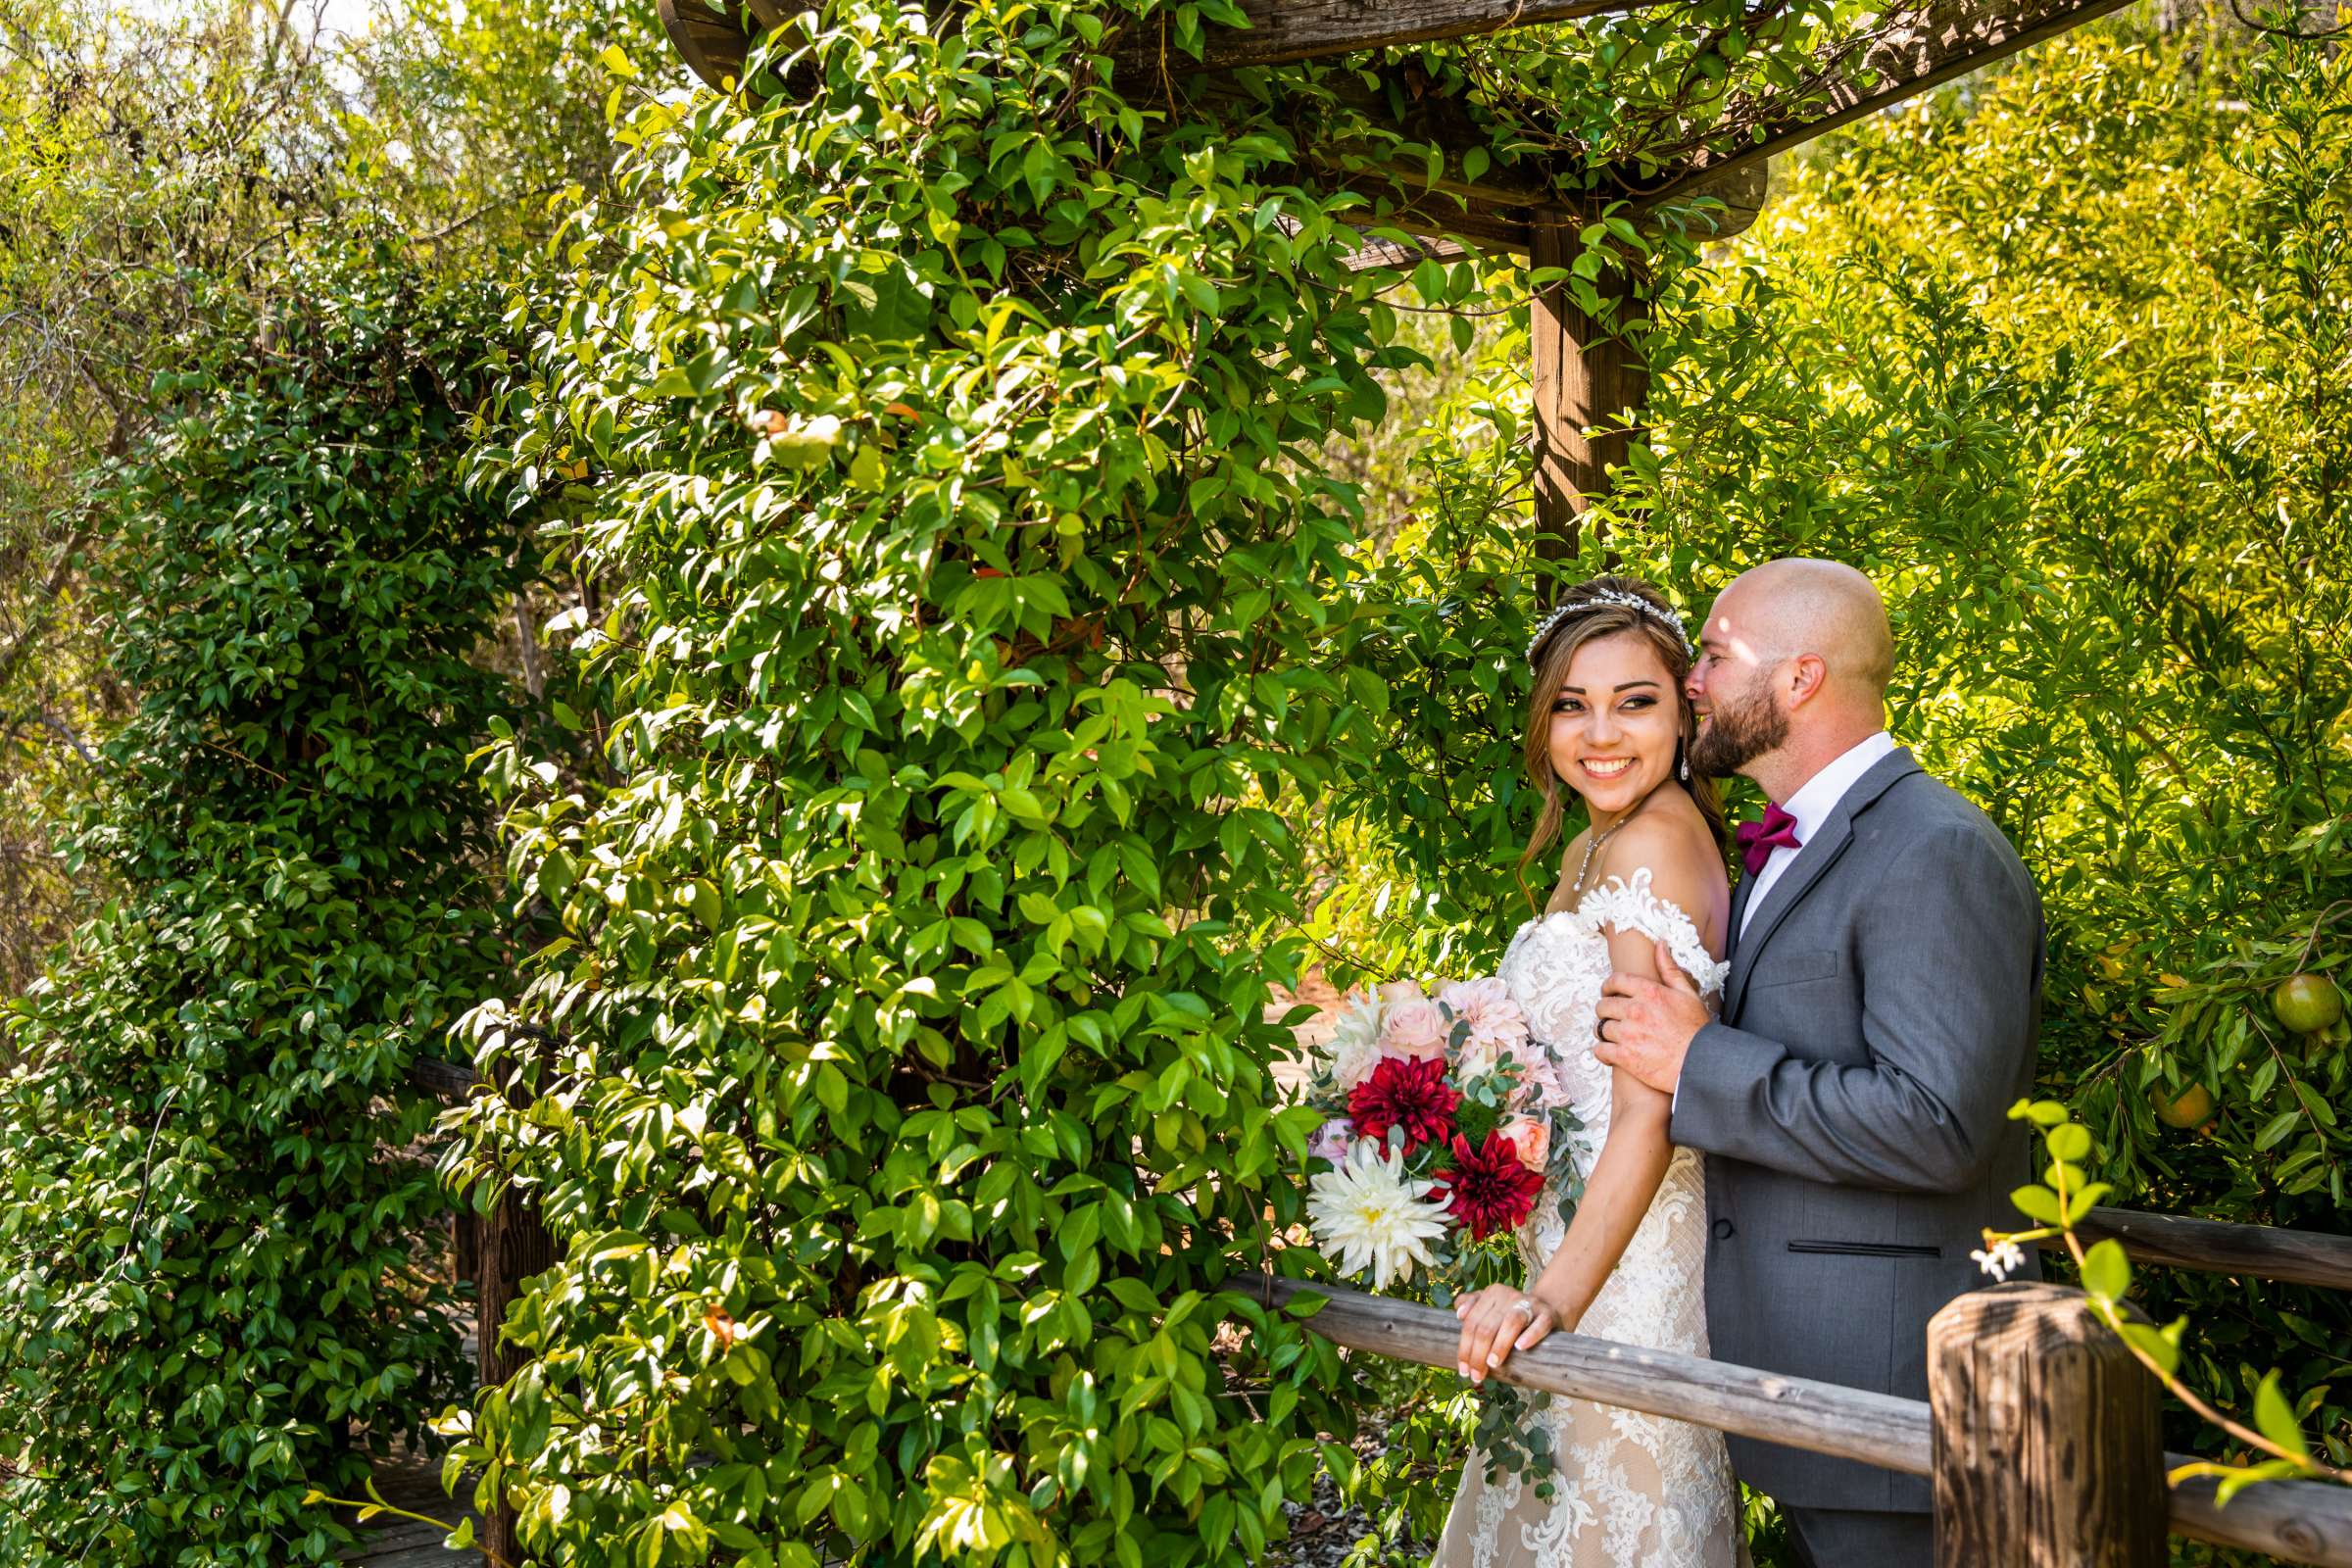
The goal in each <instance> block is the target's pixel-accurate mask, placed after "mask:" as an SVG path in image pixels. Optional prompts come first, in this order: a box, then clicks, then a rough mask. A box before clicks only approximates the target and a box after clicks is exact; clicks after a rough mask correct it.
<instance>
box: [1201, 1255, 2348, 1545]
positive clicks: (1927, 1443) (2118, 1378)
mask: <svg viewBox="0 0 2352 1568" xmlns="http://www.w3.org/2000/svg"><path fill="white" fill-rule="evenodd" d="M2082 1233H2083V1234H2084V1236H2086V1237H2088V1238H2091V1239H2097V1238H2100V1237H2113V1238H2115V1239H2116V1240H2117V1241H2120V1242H2121V1243H2123V1245H2124V1250H2125V1251H2126V1252H2128V1253H2129V1254H2131V1257H2132V1258H2134V1259H2135V1260H2136V1261H2138V1262H2141V1263H2149V1264H2163V1265H2169V1266H2172V1267H2175V1268H2189V1269H2199V1270H2204V1271H2208V1272H2213V1273H2222V1274H2235V1275H2242V1276H2246V1277H2250V1278H2257V1279H2277V1280H2289V1281H2293V1282H2295V1283H2298V1284H2304V1285H2320V1286H2328V1287H2332V1288H2334V1289H2337V1290H2352V1237H2345V1236H2327V1235H2322V1234H2320V1233H2318V1232H2313V1231H2286V1230H2276V1229H2272V1228H2270V1227H2267V1226H2260V1225H2229V1224H2223V1223H2221V1222H2219V1221H2214V1220H2200V1219H2183V1218H2180V1217H2177V1216H2174V1215H2169V1214H2143V1213H2137V1212H2134V1211H2132V1210H2131V1209H2115V1208H2102V1209H2098V1210H2095V1211H2094V1213H2093V1215H2092V1217H2091V1219H2090V1220H2089V1222H2088V1223H2086V1224H2084V1225H2083V1226H2082ZM1233 1285H1234V1287H1235V1288H1236V1289H1239V1290H1241V1291H1243V1292H1245V1293H1247V1294H1249V1295H1251V1296H1254V1297H1256V1298H1257V1299H1259V1300H1261V1301H1263V1302H1265V1303H1266V1304H1268V1305H1275V1306H1279V1305H1283V1304H1286V1303H1288V1302H1290V1301H1292V1300H1295V1299H1299V1297H1302V1296H1305V1297H1315V1298H1320V1299H1323V1303H1324V1304H1323V1305H1322V1307H1321V1308H1320V1309H1319V1310H1318V1311H1317V1312H1316V1313H1315V1314H1314V1315H1313V1316H1312V1317H1309V1318H1308V1319H1306V1323H1305V1326H1306V1327H1307V1329H1308V1330H1310V1331H1311V1332H1313V1333H1316V1334H1319V1335H1321V1336H1322V1337H1324V1338H1325V1339H1327V1340H1330V1341H1331V1342H1332V1343H1333V1344H1335V1345H1341V1346H1346V1347H1348V1348H1350V1349H1356V1350H1364V1351H1368V1352H1371V1353H1373V1354H1378V1355H1387V1356H1393V1357H1395V1358H1397V1359H1398V1360H1404V1361H1417V1362H1420V1363H1421V1364H1423V1365H1425V1366H1437V1367H1450V1366H1453V1365H1454V1364H1455V1362H1456V1359H1457V1356H1458V1353H1459V1345H1460V1338H1461V1325H1460V1324H1459V1323H1457V1322H1456V1321H1455V1319H1454V1316H1453V1314H1452V1313H1450V1312H1446V1311H1441V1310H1439V1309H1437V1308H1435V1307H1428V1306H1421V1305H1418V1304H1416V1303H1414V1302H1410V1301H1399V1300H1393V1299H1389V1298H1386V1297H1379V1296H1370V1295H1367V1294H1365V1293H1364V1292H1361V1291H1354V1290H1348V1289H1344V1288H1338V1287H1332V1286H1322V1285H1307V1284H1302V1283H1300V1282H1299V1281H1297V1280H1288V1279H1269V1278H1266V1277H1263V1276H1259V1275H1242V1276H1239V1277H1237V1278H1236V1279H1235V1280H1234V1281H1233ZM1928 1360H1929V1366H1928V1381H1929V1388H1930V1394H1931V1398H1929V1399H1903V1398H1896V1397H1892V1396H1890V1395H1885V1394H1874V1393H1870V1392H1868V1391H1865V1390H1862V1389H1849V1388H1843V1387H1841V1386H1839V1385H1838V1384H1834V1383H1817V1382H1814V1381H1811V1380H1809V1379H1806V1378H1795V1377H1784V1376H1782V1375H1780V1374H1778V1373H1772V1372H1761V1371H1758V1370H1756V1369H1754V1368H1752V1367H1743V1366H1734V1365H1731V1364H1730V1363H1728V1362H1724V1361H1710V1360H1706V1359H1704V1358H1702V1357H1699V1356H1694V1355H1680V1354H1676V1353H1673V1352H1671V1351H1665V1350H1648V1349H1642V1348H1637V1347H1634V1346H1629V1345H1616V1344H1612V1343H1610V1342H1608V1341H1606V1340H1596V1339H1591V1338H1588V1337H1586V1336H1584V1335H1580V1334H1554V1335H1552V1336H1551V1337H1549V1338H1548V1339H1546V1340H1544V1343H1543V1344H1541V1345H1539V1346H1537V1347H1536V1348H1533V1349H1531V1350H1521V1351H1518V1352H1515V1353H1514V1354H1513V1355H1512V1357H1511V1359H1510V1360H1509V1362H1507V1363H1506V1365H1505V1367H1504V1369H1503V1372H1502V1374H1500V1375H1502V1376H1504V1377H1507V1379H1508V1380H1509V1381H1510V1382H1513V1383H1516V1384H1520V1385H1522V1386H1524V1387H1527V1388H1531V1389H1538V1390H1542V1391H1544V1392H1545V1393H1549V1394H1556V1395H1564V1396H1566V1397H1571V1398H1579V1399H1588V1400H1591V1401H1593V1402H1594V1403H1597V1404H1608V1405H1617V1406H1622V1407H1623V1408H1626V1409H1629V1410H1641V1411H1644V1412H1646V1413H1648V1414H1650V1415H1660V1416H1668V1417H1671V1418H1673V1419H1675V1420H1678V1421H1690V1422H1693V1423H1695V1424H1697V1425H1699V1426H1707V1427H1714V1428H1716V1429H1717V1430H1719V1431H1722V1432H1728V1433H1732V1434H1734V1435H1736V1436H1740V1437H1746V1438H1754V1439H1758V1440H1760V1441H1762V1442H1766V1443H1777V1444H1780V1445H1783V1446H1787V1447H1792V1448H1803V1449H1806V1450H1807V1451H1809V1452H1813V1453H1821V1454H1828V1455H1830V1456H1832V1457H1835V1458H1839V1459H1853V1460H1858V1461H1860V1462H1861V1463H1864V1464H1871V1465H1877V1466H1880V1467H1881V1468H1883V1469H1887V1470H1895V1471H1900V1472H1902V1473H1903V1474H1905V1475H1914V1476H1924V1477H1926V1478H1927V1479H1928V1480H1929V1481H1931V1482H1932V1483H1934V1489H1935V1496H1936V1562H1937V1564H1938V1568H1960V1565H1963V1564H1968V1565H1975V1564H1986V1565H1997V1568H2009V1565H2012V1564H2030V1565H2033V1568H2091V1565H2093V1564H2098V1565H2101V1568H2139V1565H2142V1564H2145V1565H2148V1568H2154V1565H2157V1564H2161V1563H2163V1562H2164V1561H2165V1560H2166V1559H2165V1551H2164V1536H2165V1533H2166V1532H2167V1531H2168V1530H2169V1531H2170V1532H2171V1533H2172V1534H2174V1535H2180V1536H2187V1537H2190V1538H2192V1539H2194V1540H2197V1541H2206V1542H2212V1543H2215V1544H2220V1545H2225V1546H2237V1547H2242V1548H2246V1549H2250V1550H2254V1551H2259V1552H2264V1553H2267V1554H2269V1555H2271V1556H2274V1557H2281V1558H2285V1559H2287V1560H2289V1561H2293V1562H2308V1563H2318V1564H2323V1565H2327V1568H2352V1488H2345V1487H2339V1486H2335V1485H2332V1484H2329V1483H2326V1482H2310V1481H2273V1482H2266V1483H2263V1484H2261V1485H2258V1486H2254V1487H2250V1488H2248V1489H2246V1490H2245V1491H2243V1492H2240V1493H2238V1494H2237V1495H2235V1496H2234V1497H2232V1498H2231V1499H2230V1501H2229V1505H2228V1506H2227V1507H2224V1506H2222V1505H2221V1504H2220V1503H2219V1502H2218V1501H2217V1500H2216V1497H2217V1494H2218V1491H2219V1488H2218V1485H2217V1483H2216V1482H2214V1481H2213V1480H2212V1479H2210V1478H2198V1479H2193V1480H2188V1481H2183V1482H2182V1483H2181V1484H2180V1485H2179V1486H2173V1487H2169V1488H2168V1487H2167V1486H2166V1485H2165V1481H2164V1476H2165V1473H2166V1471H2168V1470H2169V1469H2171V1468H2173V1467H2175V1466H2178V1465H2181V1464H2185V1463H2187V1462H2188V1460H2187V1458H2186V1457H2185V1456H2183V1455H2180V1454H2174V1453H2166V1452H2164V1451H2163V1447H2162V1445H2161V1442H2160V1440H2159V1437H2158V1420H2157V1416H2158V1409H2157V1395H2158V1391H2157V1385H2156V1383H2155V1381H2154V1380H2153V1379H2152V1378H2150V1377H2149V1376H2148V1375H2147V1374H2146V1372H2145V1371H2144V1370H2142V1369H2141V1368H2140V1366H2139V1365H2138V1364H2137V1363H2136V1362H2135V1361H2133V1360H2131V1355H2130V1352H2129V1351H2127V1350H2126V1349H2125V1348H2124V1345H2123V1343H2122V1342H2121V1341H2120V1340H2118V1339H2116V1337H2115V1336H2114V1335H2113V1334H2111V1333H2110V1332H2108V1330H2107V1329H2106V1327H2105V1326H2104V1325H2103V1324H2102V1323H2100V1322H2099V1321H2098V1320H2097V1319H2096V1318H2095V1317H2094V1316H2092V1314H2091V1313H2090V1311H2089V1309H2088V1306H2087V1303H2086V1299H2085V1298H2084V1297H2083V1295H2082V1292H2080V1291H2077V1290H2073V1289H2070V1288H2067V1287H2064V1286H2058V1285H2044V1284H2038V1283H2035V1284H2028V1283H2023V1282H2020V1283H2018V1284H2013V1285H2002V1286H1994V1287H1992V1288H1990V1289H1987V1290H1983V1291H1974V1292H1970V1293H1969V1294H1967V1295H1965V1296H1962V1297H1960V1298H1958V1299H1955V1300H1953V1301H1952V1302H1951V1303H1949V1304H1948V1305H1946V1306H1945V1307H1944V1308H1943V1310H1942V1311H1941V1312H1939V1313H1937V1314H1936V1318H1935V1320H1934V1321H1933V1322H1932V1323H1931V1324H1930V1326H1929V1333H1928Z"/></svg>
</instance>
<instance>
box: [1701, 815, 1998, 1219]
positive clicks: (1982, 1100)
mask: <svg viewBox="0 0 2352 1568" xmlns="http://www.w3.org/2000/svg"><path fill="white" fill-rule="evenodd" d="M1854 929H1855V937H1854V942H1855V949H1854V951H1855V952H1856V953H1857V955H1858V958H1857V962H1858V965H1859V968H1860V970H1861V972H1860V974H1859V976H1858V977H1857V978H1858V981H1859V983H1860V985H1861V988H1862V1036H1863V1043H1864V1046H1865V1048H1866V1049H1867V1051H1868V1059H1867V1060H1865V1061H1863V1062H1859V1063H1848V1062H1838V1061H1825V1060H1812V1059H1808V1058H1807V1057H1806V1056H1804V1055H1800V1054H1796V1053H1794V1052H1792V1051H1791V1050H1790V1049H1789V1045H1788V1044H1786V1043H1784V1042H1782V1041H1777V1040H1771V1039H1767V1038H1765V1037H1764V1036H1762V1035H1759V1034H1752V1033H1749V1032H1748V1031H1746V1030H1742V1029H1734V1028H1731V1027H1729V1026H1727V1025H1724V1024H1721V1023H1710V1024H1708V1025H1706V1026H1705V1027H1704V1028H1702V1029H1701V1030H1699V1032H1698V1034H1697V1036H1696V1037H1695V1038H1694V1039H1693V1040H1692V1041H1691V1050H1690V1053H1689V1054H1688V1055H1687V1056H1686V1057H1685V1058H1684V1061H1683V1073H1682V1078H1681V1081H1680V1082H1679V1083H1678V1084H1677V1085H1676V1086H1675V1108H1674V1119H1673V1130H1672V1136H1673V1138H1674V1141H1675V1142H1676V1143H1678V1144H1688V1145H1690V1146H1691V1147H1693V1148H1696V1149H1700V1150H1704V1151H1706V1152H1710V1153H1718V1154H1725V1155H1729V1156H1731V1157H1732V1158H1735V1159H1742V1160H1746V1161H1748V1162H1749V1163H1751V1164H1756V1165H1762V1166H1765V1167H1767V1168H1768V1169H1771V1170H1777V1171H1783V1172H1786V1173H1787V1174H1789V1175H1792V1176H1800V1177H1804V1178H1806V1179H1809V1180H1812V1181H1818V1182H1829V1183H1834V1184H1836V1185H1838V1186H1846V1187H1872V1188H1881V1189H1886V1190H1890V1191H1908V1192H1959V1191H1963V1190H1965V1189H1967V1188H1969V1187H1971V1186H1973V1185H1975V1183H1976V1182H1977V1181H1978V1180H1979V1179H1980V1178H1981V1177H1982V1175H1983V1174H1984V1171H1985V1164H1986V1162H1987V1161H1988V1160H1989V1159H1990V1158H1991V1157H1992V1156H1993V1153H1994V1151H1995V1150H1996V1148H1997V1147H1998V1144H1999V1139H2000V1135H2001V1133H2002V1132H2003V1131H2004V1129H2005V1128H2006V1126H2007V1122H2008V1110H2009V1106H2010V1104H2011V1103H2013V1102H2014V1100H2015V1097H2016V1095H2017V1094H2018V1092H2019V1085H2020V1084H2021V1083H2023V1082H2024V1081H2025V1080H2024V1074H2025V1072H2026V1069H2027V1066H2028V1062H2029V1059H2030V1058H2031V1056H2032V1054H2033V1051H2034V1024H2035V1019H2034V1009H2035V1005H2036V995H2037V991H2038V986H2037V981H2038V977H2039V974H2040V965H2041V941H2042V935H2041V915H2040V909H2039V907H2038V904H2037V901H2036V900H2035V898H2034V891H2033V884H2032V883H2031V882H2030V881H2029V880H2028V878H2027V876H2026V874H2025V869H2024V867H2023V866H2022V865H2020V864H2019V863H2018V862H2017V860H2016V858H2015V857H2014V856H2012V855H2010V854H2009V853H2007V849H2006V846H1995V845H1992V844H1988V843H1987V842H1985V836H1984V835H1983V834H1981V833H1979V832H1976V831H1972V830H1971V829H1969V828H1968V827H1966V826H1964V825H1955V826H1954V827H1952V828H1950V829H1947V830H1943V831H1940V832H1938V833H1936V834H1933V835H1930V836H1927V837H1924V838H1923V839H1922V840H1921V842H1920V843H1918V844H1917V845H1914V846H1912V847H1911V848H1910V849H1909V850H1907V851H1906V852H1905V853H1904V854H1903V856H1901V857H1900V858H1898V860H1897V861H1896V863H1895V865H1894V866H1893V867H1892V868H1891V869H1890V871H1889V872H1888V873H1887V874H1886V875H1884V876H1882V877H1880V878H1879V879H1878V881H1877V883H1876V886H1875V888H1874V889H1873V891H1872V893H1871V894H1870V895H1869V897H1868V899H1867V902H1866V904H1865V906H1864V907H1863V908H1861V909H1860V910H1858V911H1857V918H1856V921H1855V927H1854Z"/></svg>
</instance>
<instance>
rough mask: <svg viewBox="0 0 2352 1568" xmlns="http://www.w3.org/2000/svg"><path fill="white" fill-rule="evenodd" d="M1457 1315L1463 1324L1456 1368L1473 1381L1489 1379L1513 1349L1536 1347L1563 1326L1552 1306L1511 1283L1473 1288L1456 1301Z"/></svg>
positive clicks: (1454, 1309) (1455, 1314)
mask: <svg viewBox="0 0 2352 1568" xmlns="http://www.w3.org/2000/svg"><path fill="white" fill-rule="evenodd" d="M1453 1315H1454V1317H1455V1318H1456V1319H1458V1320H1459V1321H1460V1323H1461V1325H1462V1345H1461V1354H1460V1358H1459V1360H1458V1361H1457V1362H1456V1370H1457V1371H1459V1372H1460V1373H1461V1375H1462V1376H1463V1377H1466V1378H1468V1379H1469V1380H1470V1381H1471V1382H1473V1383H1484V1382H1486V1381H1487V1374H1488V1373H1489V1372H1494V1371H1497V1370H1499V1369H1500V1368H1501V1366H1502V1363H1503V1362H1504V1361H1506V1360H1508V1359H1509V1358H1510V1354H1511V1352H1512V1351H1513V1350H1525V1349H1529V1348H1533V1347H1534V1346H1536V1345H1538V1344H1540V1343H1541V1342H1542V1341H1543V1339H1544V1336H1545V1335H1547V1334H1549V1333H1550V1332H1551V1331H1552V1330H1553V1329H1554V1328H1556V1327H1557V1326H1558V1325H1559V1315H1558V1314H1557V1313H1556V1312H1554V1311H1553V1310H1552V1309H1551V1308H1550V1307H1549V1306H1546V1305H1545V1304H1544V1302H1543V1301H1541V1300H1539V1299H1537V1298H1536V1297H1534V1296H1533V1295H1531V1294H1529V1293H1528V1292H1526V1291H1522V1290H1520V1289H1518V1288H1517V1287H1516V1286H1511V1285H1490V1286H1488V1287H1487V1288H1486V1289H1484V1290H1479V1291H1472V1292H1471V1293H1470V1294H1469V1295H1467V1296H1464V1297H1462V1298H1460V1299H1457V1300H1456V1301H1455V1302H1454V1303H1453Z"/></svg>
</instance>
